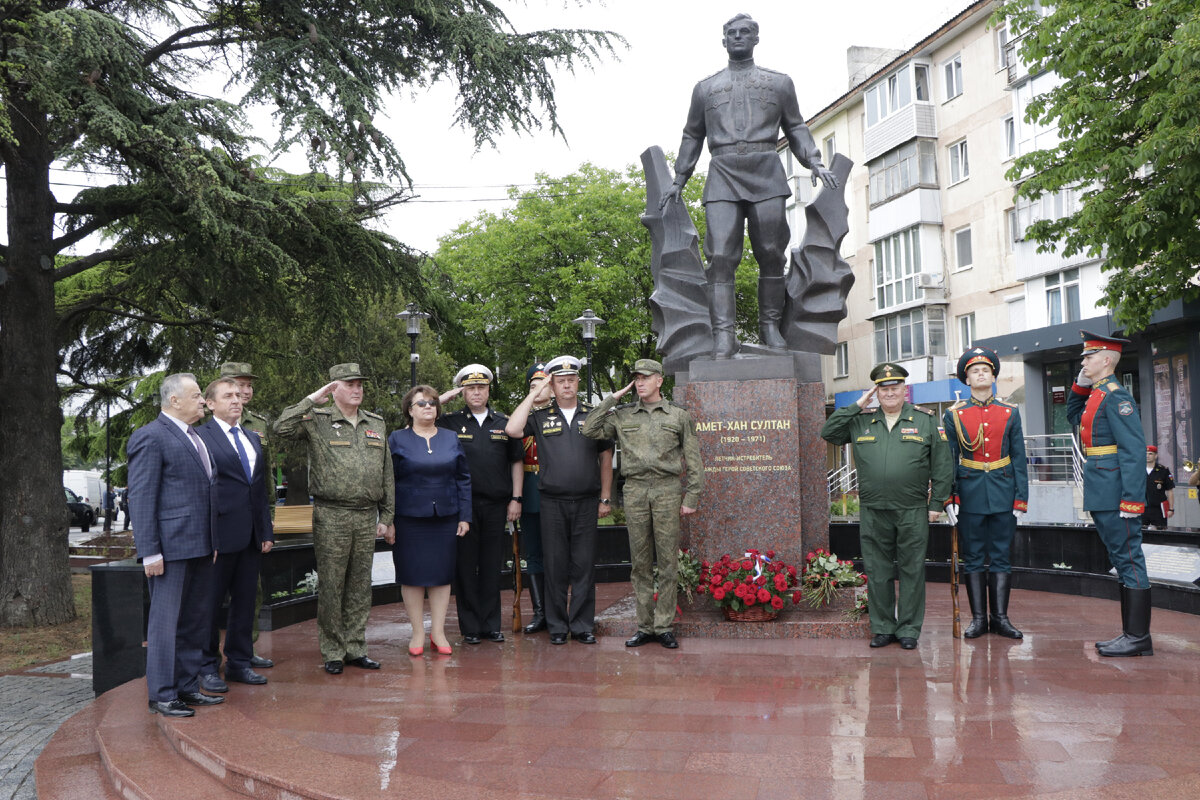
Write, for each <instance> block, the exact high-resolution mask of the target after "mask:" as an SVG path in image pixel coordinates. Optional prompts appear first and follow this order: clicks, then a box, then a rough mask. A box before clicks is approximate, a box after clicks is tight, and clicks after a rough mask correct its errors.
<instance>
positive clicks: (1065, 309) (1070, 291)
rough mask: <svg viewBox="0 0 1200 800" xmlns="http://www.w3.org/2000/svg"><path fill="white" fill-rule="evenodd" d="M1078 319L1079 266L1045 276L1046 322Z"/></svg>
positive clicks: (1051, 323) (1055, 323)
mask: <svg viewBox="0 0 1200 800" xmlns="http://www.w3.org/2000/svg"><path fill="white" fill-rule="evenodd" d="M1078 321H1079V268H1078V267H1075V268H1073V269H1067V270H1063V271H1062V272H1058V273H1055V274H1054V275H1047V276H1046V324H1047V325H1061V324H1062V323H1064V322H1078Z"/></svg>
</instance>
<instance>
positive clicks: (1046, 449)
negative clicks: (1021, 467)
mask: <svg viewBox="0 0 1200 800" xmlns="http://www.w3.org/2000/svg"><path fill="white" fill-rule="evenodd" d="M1025 457H1026V459H1027V460H1028V463H1029V480H1030V481H1031V482H1035V483H1071V484H1075V485H1077V486H1079V485H1082V484H1083V453H1082V452H1081V451H1080V450H1079V443H1078V442H1077V441H1076V440H1075V437H1074V436H1073V435H1072V434H1069V433H1051V434H1042V435H1038V436H1026V437H1025Z"/></svg>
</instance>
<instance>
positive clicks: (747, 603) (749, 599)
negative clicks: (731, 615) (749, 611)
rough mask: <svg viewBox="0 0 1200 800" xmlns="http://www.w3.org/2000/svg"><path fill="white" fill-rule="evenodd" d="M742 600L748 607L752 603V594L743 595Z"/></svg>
mask: <svg viewBox="0 0 1200 800" xmlns="http://www.w3.org/2000/svg"><path fill="white" fill-rule="evenodd" d="M742 602H743V603H745V604H746V608H749V607H750V606H752V605H754V595H750V596H749V597H743V598H742Z"/></svg>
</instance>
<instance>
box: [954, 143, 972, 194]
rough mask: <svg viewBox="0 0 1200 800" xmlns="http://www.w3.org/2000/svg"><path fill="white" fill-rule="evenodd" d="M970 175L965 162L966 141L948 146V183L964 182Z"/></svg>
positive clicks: (969, 168) (967, 164)
mask: <svg viewBox="0 0 1200 800" xmlns="http://www.w3.org/2000/svg"><path fill="white" fill-rule="evenodd" d="M970 175H971V167H970V164H969V162H968V161H967V140H966V139H962V140H960V141H957V142H955V143H954V144H952V145H950V183H951V185H953V184H955V183H958V182H959V181H965V180H966V179H967V178H968V177H969V176H970Z"/></svg>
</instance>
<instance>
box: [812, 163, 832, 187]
mask: <svg viewBox="0 0 1200 800" xmlns="http://www.w3.org/2000/svg"><path fill="white" fill-rule="evenodd" d="M818 179H819V180H820V181H821V183H823V184H824V185H825V188H826V189H836V188H838V179H837V175H834V174H833V172H832V171H831V170H829V169H827V168H825V167H817V168H815V169H814V170H813V171H812V185H813V186H816V185H817V180H818Z"/></svg>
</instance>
